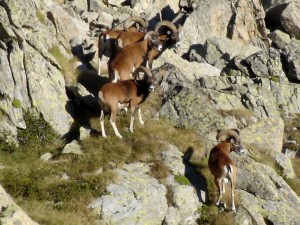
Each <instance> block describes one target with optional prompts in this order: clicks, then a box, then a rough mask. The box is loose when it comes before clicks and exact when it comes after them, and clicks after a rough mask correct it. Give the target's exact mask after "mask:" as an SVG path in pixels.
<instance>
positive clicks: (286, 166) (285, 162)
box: [275, 153, 295, 179]
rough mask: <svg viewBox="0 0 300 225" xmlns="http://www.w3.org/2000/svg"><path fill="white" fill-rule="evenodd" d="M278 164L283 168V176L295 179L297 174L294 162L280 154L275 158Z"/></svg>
mask: <svg viewBox="0 0 300 225" xmlns="http://www.w3.org/2000/svg"><path fill="white" fill-rule="evenodd" d="M275 160H276V162H277V163H278V164H279V166H280V167H281V168H282V172H283V176H284V177H285V178H288V179H294V178H295V173H294V169H293V165H292V162H291V160H290V158H289V157H288V156H287V155H286V154H283V153H281V154H279V155H277V156H276V157H275Z"/></svg>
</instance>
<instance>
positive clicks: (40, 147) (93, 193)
mask: <svg viewBox="0 0 300 225" xmlns="http://www.w3.org/2000/svg"><path fill="white" fill-rule="evenodd" d="M25 121H26V125H27V129H26V130H20V131H19V132H18V140H19V142H20V146H22V147H19V148H17V147H15V146H9V145H8V144H6V143H5V141H1V145H0V163H1V165H3V166H4V168H3V169H2V170H1V171H0V172H1V173H0V183H1V185H2V186H3V187H4V188H5V190H6V191H7V192H8V193H9V194H10V195H11V196H12V197H13V198H14V200H15V201H16V202H17V204H18V205H19V206H20V207H21V208H23V209H24V210H25V211H26V212H27V213H28V214H29V216H30V217H32V219H33V220H36V221H38V222H39V223H41V224H88V223H89V224H91V223H90V221H92V218H93V216H94V215H93V214H92V213H91V212H90V211H89V210H87V208H86V205H87V204H89V203H90V201H91V200H92V199H93V198H95V197H98V196H100V195H101V194H103V193H104V191H105V187H106V185H107V184H108V183H109V182H110V181H111V180H112V179H114V176H115V175H114V173H112V172H111V170H106V171H104V172H102V173H101V176H97V175H96V174H87V173H85V174H84V173H83V172H88V171H90V170H93V169H94V168H97V166H98V168H99V167H100V165H99V164H98V165H97V166H96V165H95V166H94V167H91V166H90V162H92V161H93V160H92V158H91V155H88V154H87V156H88V157H86V158H85V157H84V156H74V155H72V156H70V155H66V156H64V157H61V159H62V160H60V159H58V160H55V161H53V162H52V163H50V162H44V161H42V160H39V157H40V156H41V155H42V154H44V153H46V152H51V153H54V154H57V151H58V149H60V148H61V144H62V143H61V142H60V141H57V139H58V140H59V137H58V136H57V135H56V134H55V133H54V132H53V130H52V129H51V128H50V126H49V125H48V124H47V123H45V122H44V121H43V119H42V118H41V117H33V116H30V115H26V116H25ZM94 160H95V159H94ZM96 161H97V157H96ZM98 161H100V160H98ZM77 163H78V164H77ZM64 173H65V174H67V175H68V177H69V179H67V180H63V179H61V178H62V175H63V174H64ZM37 208H39V210H38V212H37V210H36V209H37ZM67 221H70V222H67Z"/></svg>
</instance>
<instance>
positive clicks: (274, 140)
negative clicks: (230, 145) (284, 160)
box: [241, 117, 284, 157]
mask: <svg viewBox="0 0 300 225" xmlns="http://www.w3.org/2000/svg"><path fill="white" fill-rule="evenodd" d="M283 133H284V123H283V120H282V119H281V118H280V117H278V118H268V119H262V120H260V121H258V122H257V123H253V124H252V125H250V126H248V127H246V128H244V129H242V130H241V136H242V140H243V143H244V144H245V145H249V146H251V147H252V148H253V149H251V150H252V151H254V152H255V151H258V150H257V149H260V150H261V151H265V154H267V155H270V156H274V157H275V156H277V155H278V154H280V153H281V150H282V144H283Z"/></svg>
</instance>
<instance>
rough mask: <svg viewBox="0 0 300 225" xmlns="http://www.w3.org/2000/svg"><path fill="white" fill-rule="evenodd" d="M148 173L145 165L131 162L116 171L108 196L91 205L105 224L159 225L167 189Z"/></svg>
mask: <svg viewBox="0 0 300 225" xmlns="http://www.w3.org/2000/svg"><path fill="white" fill-rule="evenodd" d="M149 170H150V167H149V166H147V165H146V164H144V163H133V164H129V165H126V166H125V167H124V168H123V169H118V170H116V173H117V175H118V176H119V181H118V183H117V184H110V185H109V186H108V187H107V192H108V194H107V195H103V196H102V197H101V198H100V201H95V202H94V203H92V204H91V205H90V207H91V208H94V209H95V208H96V209H97V211H98V212H97V213H98V214H99V215H100V216H101V218H102V222H103V223H104V224H124V225H126V224H127V225H132V224H153V225H156V224H161V223H162V221H163V219H164V217H165V215H166V213H167V210H168V206H167V199H166V192H167V189H166V188H165V186H163V185H162V184H159V183H158V181H157V180H156V179H154V178H152V177H150V176H149V175H147V172H149ZM96 209H95V210H96Z"/></svg>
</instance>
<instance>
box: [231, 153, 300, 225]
mask: <svg viewBox="0 0 300 225" xmlns="http://www.w3.org/2000/svg"><path fill="white" fill-rule="evenodd" d="M234 159H235V161H236V162H237V167H238V174H237V185H236V188H237V190H236V193H237V195H238V196H239V203H238V205H239V206H238V210H237V216H236V220H238V219H241V218H243V220H242V221H241V220H238V221H236V222H237V224H245V223H244V222H245V219H244V218H248V219H247V220H248V221H252V223H250V224H266V221H268V223H272V224H297V223H298V221H299V220H300V216H299V213H298V211H299V209H300V198H299V196H297V194H296V193H295V192H294V191H293V190H292V189H291V188H290V186H289V185H288V184H287V183H286V182H285V181H284V180H283V178H282V177H281V176H279V175H278V174H276V172H275V171H274V170H273V169H272V168H270V167H268V166H266V165H264V164H261V163H257V162H255V161H254V160H252V159H251V158H250V157H248V156H247V155H236V154H234ZM244 209H245V210H246V212H245V211H244ZM275 212H280V213H275Z"/></svg>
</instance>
